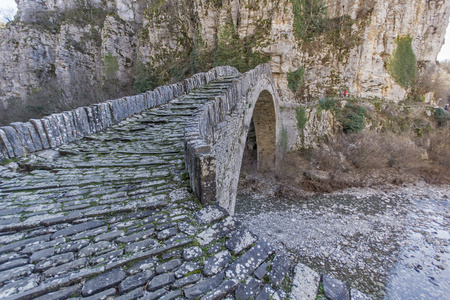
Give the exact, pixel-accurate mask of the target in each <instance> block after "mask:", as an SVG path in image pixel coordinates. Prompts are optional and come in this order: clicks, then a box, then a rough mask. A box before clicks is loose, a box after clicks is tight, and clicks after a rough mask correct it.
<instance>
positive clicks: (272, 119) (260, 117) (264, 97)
mask: <svg viewBox="0 0 450 300" xmlns="http://www.w3.org/2000/svg"><path fill="white" fill-rule="evenodd" d="M252 122H253V124H250V126H249V133H250V135H247V137H248V138H249V137H250V138H251V136H252V134H251V130H252V127H253V128H254V135H255V137H256V142H255V146H256V161H257V162H256V167H257V171H258V172H265V171H269V170H273V169H274V167H275V152H276V143H277V137H276V127H277V126H276V125H277V124H276V123H277V121H276V112H275V104H274V101H273V97H272V94H271V93H270V92H268V91H267V90H264V91H262V92H261V93H260V94H259V97H258V99H257V100H256V103H255V108H254V110H253V115H252ZM252 125H253V126H252ZM248 138H247V145H248V141H249V139H248ZM246 148H248V147H246Z"/></svg>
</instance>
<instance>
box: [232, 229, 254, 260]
mask: <svg viewBox="0 0 450 300" xmlns="http://www.w3.org/2000/svg"><path fill="white" fill-rule="evenodd" d="M257 240H258V237H257V236H256V235H254V234H253V233H251V232H250V231H249V230H248V229H247V228H240V229H239V230H237V231H235V232H234V233H233V234H232V235H231V237H230V238H229V239H228V241H227V242H226V243H225V247H227V248H228V250H230V251H231V252H233V253H234V254H238V253H240V252H242V251H243V250H245V249H247V248H249V247H250V246H251V245H253V244H254V243H256V241H257Z"/></svg>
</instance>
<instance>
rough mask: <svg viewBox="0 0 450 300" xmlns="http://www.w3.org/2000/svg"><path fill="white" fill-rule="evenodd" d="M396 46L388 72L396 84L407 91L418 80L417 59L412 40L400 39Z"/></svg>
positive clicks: (407, 37)
mask: <svg viewBox="0 0 450 300" xmlns="http://www.w3.org/2000/svg"><path fill="white" fill-rule="evenodd" d="M396 44H397V48H396V49H395V50H394V53H392V56H391V57H390V59H389V61H388V63H387V70H388V72H389V74H390V75H391V76H392V78H393V79H394V80H395V82H397V83H398V84H399V85H400V86H402V87H403V88H405V89H407V88H409V87H410V86H412V85H413V84H414V83H415V82H416V80H417V59H416V55H415V54H414V50H413V48H412V38H411V37H410V36H405V37H399V38H397V40H396Z"/></svg>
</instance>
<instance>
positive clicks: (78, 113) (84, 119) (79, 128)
mask: <svg viewBox="0 0 450 300" xmlns="http://www.w3.org/2000/svg"><path fill="white" fill-rule="evenodd" d="M73 112H74V120H75V122H74V123H75V129H76V132H77V138H83V137H85V136H88V135H90V134H91V128H90V126H89V120H88V116H87V114H86V111H85V110H84V108H83V107H79V108H77V109H74V110H73Z"/></svg>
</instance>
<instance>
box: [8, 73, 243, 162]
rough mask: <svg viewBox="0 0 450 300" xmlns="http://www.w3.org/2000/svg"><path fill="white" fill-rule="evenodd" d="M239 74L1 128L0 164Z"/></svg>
mask: <svg viewBox="0 0 450 300" xmlns="http://www.w3.org/2000/svg"><path fill="white" fill-rule="evenodd" d="M236 74H239V72H238V71H237V70H236V69H234V68H232V67H228V66H223V67H222V66H221V67H216V68H214V69H211V70H210V71H208V72H206V73H199V74H195V75H193V76H192V77H191V78H188V79H186V80H184V81H182V82H178V83H175V84H171V85H165V86H160V87H158V88H156V89H155V90H153V91H149V92H146V93H143V94H139V95H135V96H129V97H124V98H120V99H116V100H109V101H106V102H103V103H99V104H94V105H91V106H89V107H80V108H77V109H74V110H72V111H65V112H62V113H56V114H52V115H50V116H46V117H44V118H42V119H31V120H30V121H28V122H24V123H22V122H16V123H11V124H10V125H9V126H4V127H0V161H1V160H4V159H9V158H14V157H21V156H24V155H27V154H29V153H32V152H35V151H40V150H44V149H49V148H55V147H58V146H61V145H63V144H67V143H70V142H73V141H75V140H77V139H81V138H83V137H85V136H88V135H91V134H93V133H97V132H100V131H102V130H105V129H106V128H108V127H110V126H111V125H113V124H117V123H119V122H120V121H122V120H124V119H126V118H128V117H130V116H132V115H134V114H137V113H140V112H142V111H144V110H146V109H149V108H152V107H155V106H158V105H160V104H163V103H167V102H168V101H170V100H172V99H174V98H176V97H178V96H180V95H182V94H184V93H189V92H190V91H191V90H193V89H195V88H198V87H201V86H204V85H206V84H208V83H209V82H211V81H213V80H216V79H217V78H220V77H223V76H226V75H236Z"/></svg>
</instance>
